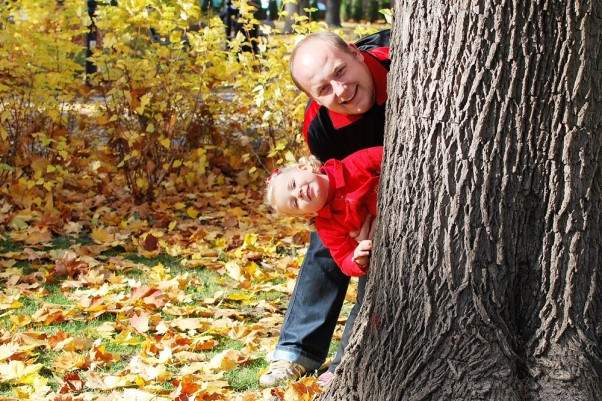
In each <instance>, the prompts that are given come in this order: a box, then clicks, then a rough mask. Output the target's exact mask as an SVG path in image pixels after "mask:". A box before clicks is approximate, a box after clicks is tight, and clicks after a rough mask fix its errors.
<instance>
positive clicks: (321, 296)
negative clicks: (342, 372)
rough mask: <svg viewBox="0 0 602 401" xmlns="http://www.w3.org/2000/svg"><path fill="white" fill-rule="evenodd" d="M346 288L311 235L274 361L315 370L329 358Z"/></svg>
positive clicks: (315, 236) (346, 282)
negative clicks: (283, 360)
mask: <svg viewBox="0 0 602 401" xmlns="http://www.w3.org/2000/svg"><path fill="white" fill-rule="evenodd" d="M364 277H365V276H364ZM348 286H349V276H346V275H345V274H343V272H342V271H341V269H340V268H339V267H338V266H337V264H336V263H335V261H334V260H333V259H332V256H331V255H330V251H329V250H328V249H327V248H326V247H325V246H324V245H323V244H322V241H321V240H320V237H319V236H318V234H317V233H316V232H312V233H311V234H310V241H309V247H308V249H307V254H306V255H305V259H304V260H303V264H302V266H301V269H300V270H299V275H298V276H297V282H296V284H295V289H294V291H293V295H292V296H291V299H290V301H289V305H288V308H287V310H286V315H285V316H284V322H283V324H282V328H281V330H280V337H279V339H278V344H277V345H276V349H275V350H274V354H273V359H275V360H278V359H286V360H289V361H293V362H296V363H298V364H300V365H303V366H304V367H306V368H307V369H310V370H315V369H318V368H319V367H320V366H321V365H322V364H323V363H324V361H325V360H326V357H327V356H328V348H329V346H330V341H331V340H332V334H333V332H334V329H335V326H336V323H337V319H338V317H339V314H340V312H341V307H342V306H343V301H344V300H345V294H346V292H347V287H348ZM362 295H363V293H362ZM358 298H359V291H358ZM354 309H355V307H354ZM358 310H359V306H358ZM355 315H357V311H356V312H355ZM354 319H355V317H353V319H352V320H351V321H350V319H347V323H346V325H345V332H348V333H347V337H348V336H349V334H351V328H352V327H353V320H354ZM347 326H349V329H348V328H347ZM347 339H348V338H347ZM341 343H343V340H342V341H341ZM337 354H338V352H337ZM341 356H342V350H341ZM339 359H340V358H339Z"/></svg>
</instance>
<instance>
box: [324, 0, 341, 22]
mask: <svg viewBox="0 0 602 401" xmlns="http://www.w3.org/2000/svg"><path fill="white" fill-rule="evenodd" d="M342 2H343V1H342V0H327V1H326V17H325V20H326V23H327V24H328V26H331V27H338V26H341V3H342Z"/></svg>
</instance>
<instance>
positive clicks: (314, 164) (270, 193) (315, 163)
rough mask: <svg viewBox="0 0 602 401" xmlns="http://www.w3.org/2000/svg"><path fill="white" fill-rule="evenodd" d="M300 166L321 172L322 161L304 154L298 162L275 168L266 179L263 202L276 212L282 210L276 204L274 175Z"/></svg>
mask: <svg viewBox="0 0 602 401" xmlns="http://www.w3.org/2000/svg"><path fill="white" fill-rule="evenodd" d="M300 167H309V168H310V171H311V172H312V173H318V172H320V167H322V162H321V161H320V160H318V158H317V157H316V156H314V155H309V156H303V157H301V158H300V159H299V160H298V161H297V162H293V163H289V164H287V165H286V166H284V167H279V168H277V169H275V170H274V171H273V172H272V174H270V176H269V177H268V178H267V179H266V180H265V195H264V197H263V203H264V204H265V205H266V206H268V207H270V208H271V209H272V210H273V211H275V212H276V213H280V211H279V210H278V209H277V208H276V205H275V204H274V177H276V176H278V175H280V174H282V173H285V172H287V171H290V170H292V169H295V168H300Z"/></svg>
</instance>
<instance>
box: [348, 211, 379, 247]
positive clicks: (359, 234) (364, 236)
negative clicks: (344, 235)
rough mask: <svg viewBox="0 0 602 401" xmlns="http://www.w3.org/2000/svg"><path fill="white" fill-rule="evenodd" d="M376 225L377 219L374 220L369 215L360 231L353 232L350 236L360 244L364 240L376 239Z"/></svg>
mask: <svg viewBox="0 0 602 401" xmlns="http://www.w3.org/2000/svg"><path fill="white" fill-rule="evenodd" d="M374 223H376V219H373V218H372V216H371V215H368V216H367V217H366V220H364V222H363V223H362V227H361V228H360V229H359V230H355V231H351V232H350V233H349V236H350V237H351V238H353V239H355V240H356V241H357V242H358V243H360V242H362V241H364V240H372V238H373V237H374V228H375V224H374Z"/></svg>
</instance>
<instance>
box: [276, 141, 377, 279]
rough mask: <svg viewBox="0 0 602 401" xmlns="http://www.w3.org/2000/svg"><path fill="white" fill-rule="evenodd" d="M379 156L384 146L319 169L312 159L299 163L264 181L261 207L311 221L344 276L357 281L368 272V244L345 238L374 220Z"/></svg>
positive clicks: (364, 151)
mask: <svg viewBox="0 0 602 401" xmlns="http://www.w3.org/2000/svg"><path fill="white" fill-rule="evenodd" d="M382 156H383V147H382V146H377V147H373V148H367V149H363V150H360V151H358V152H355V153H353V154H351V155H350V156H347V157H346V158H344V159H343V160H342V161H338V160H334V159H331V160H328V161H327V162H326V163H324V165H322V164H321V163H320V162H319V161H318V159H316V158H315V157H314V156H309V157H306V158H302V159H300V160H299V162H298V163H296V164H293V165H291V166H287V167H284V168H282V169H276V170H275V171H274V172H273V173H272V175H271V176H270V177H269V178H268V179H267V188H266V194H265V201H266V204H268V205H269V206H271V207H272V208H273V209H274V210H275V211H276V212H277V213H280V214H284V215H289V216H299V217H305V218H308V219H312V218H313V219H314V224H315V226H316V230H317V232H318V234H319V235H320V239H321V240H322V242H323V243H324V245H325V246H326V247H327V248H328V249H329V250H330V253H331V254H332V257H333V259H334V260H335V261H336V262H337V264H338V265H339V267H340V268H341V270H342V271H343V273H345V274H347V275H348V276H362V275H364V274H366V272H367V271H368V263H369V259H370V250H371V249H372V241H371V240H363V241H360V242H359V243H357V242H356V240H355V239H354V238H352V237H351V236H350V233H352V232H357V231H358V230H360V228H361V227H362V223H363V222H364V221H365V220H366V219H367V218H369V216H373V217H375V216H376V197H377V191H378V182H379V179H380V170H381V164H382Z"/></svg>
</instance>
